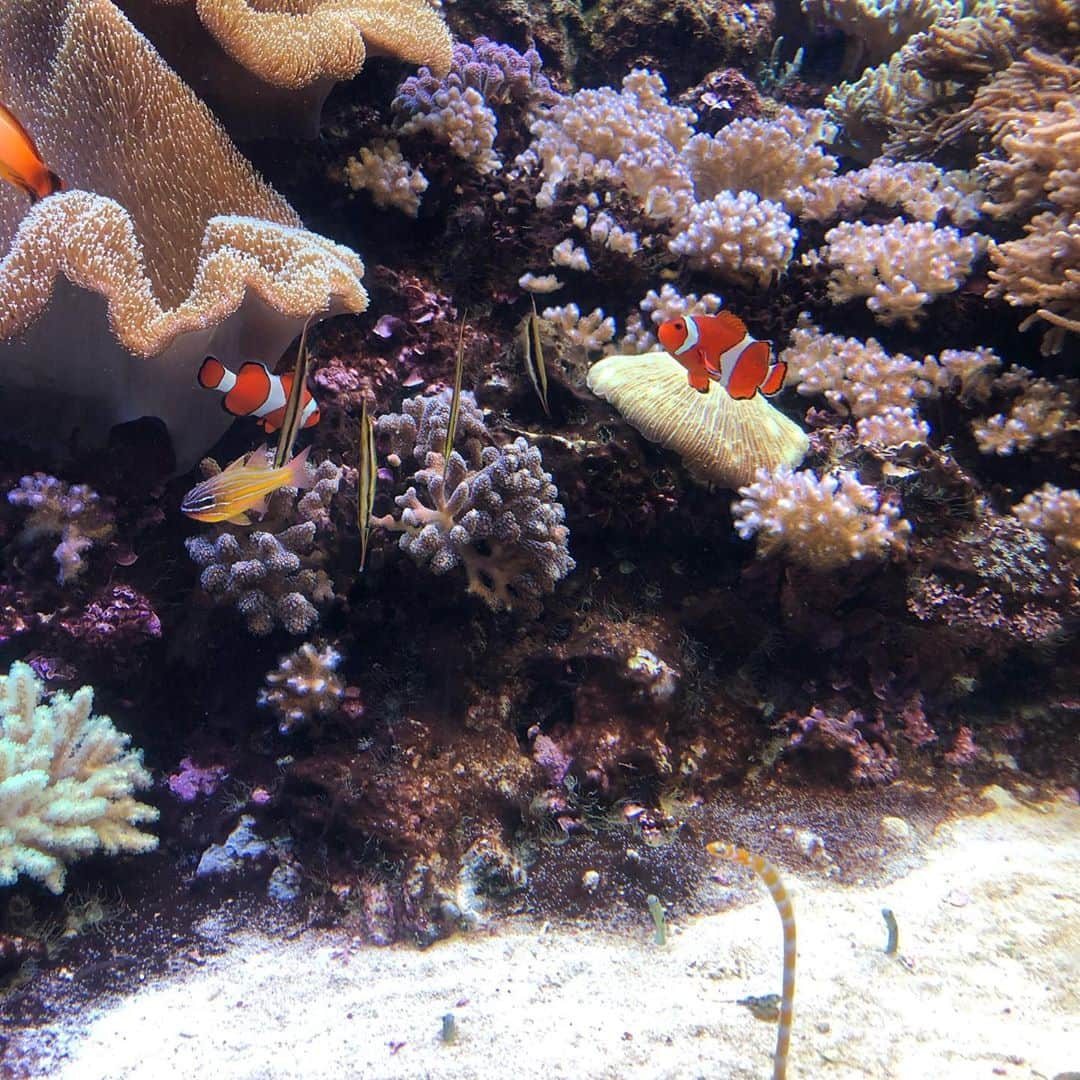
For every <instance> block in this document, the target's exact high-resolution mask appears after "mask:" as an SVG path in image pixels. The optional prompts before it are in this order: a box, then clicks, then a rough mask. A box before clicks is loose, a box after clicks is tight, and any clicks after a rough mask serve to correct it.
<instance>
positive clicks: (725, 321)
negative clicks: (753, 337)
mask: <svg viewBox="0 0 1080 1080" xmlns="http://www.w3.org/2000/svg"><path fill="white" fill-rule="evenodd" d="M712 318H713V319H714V320H715V322H714V323H713V326H715V327H716V328H717V329H718V330H722V331H723V332H724V333H725V334H730V335H731V340H732V343H733V344H734V343H735V342H736V341H742V339H743V338H744V337H745V336H746V332H747V331H746V323H744V322H743V321H742V319H740V318H739V316H738V315H736V314H734V312H731V311H721V312H718V313H717V314H716V315H713V316H712Z"/></svg>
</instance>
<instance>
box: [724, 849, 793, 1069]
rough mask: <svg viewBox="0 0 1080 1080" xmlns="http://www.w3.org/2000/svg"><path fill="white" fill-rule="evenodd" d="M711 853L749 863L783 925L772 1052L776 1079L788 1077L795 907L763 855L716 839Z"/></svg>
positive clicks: (745, 864)
mask: <svg viewBox="0 0 1080 1080" xmlns="http://www.w3.org/2000/svg"><path fill="white" fill-rule="evenodd" d="M705 847H706V848H707V849H708V851H709V853H710V854H711V855H716V856H717V857H718V858H721V859H728V860H730V861H731V862H737V863H741V864H742V865H743V866H749V867H750V868H751V869H752V870H753V871H754V872H755V873H756V874H757V875H758V877H760V878H761V880H762V881H764V882H765V885H766V887H767V888H768V890H769V893H770V894H771V895H772V898H773V902H774V903H775V904H776V910H777V911H779V912H780V921H781V923H783V926H784V986H783V994H782V996H781V999H780V1026H779V1028H777V1031H776V1051H775V1053H774V1054H773V1074H772V1075H773V1080H786V1077H787V1061H788V1051H789V1049H790V1048H791V1023H792V1020H793V1019H794V1016H795V907H794V905H793V904H792V902H791V897H790V896H788V891H787V889H786V888H785V887H784V882H783V881H782V880H781V878H780V872H779V871H778V870H777V869H776V867H775V866H773V864H772V863H771V862H769V860H768V859H766V858H765V857H764V856H763V855H755V854H754V853H753V852H750V851H747V850H746V849H745V848H741V847H736V846H735V845H734V844H724V843H721V842H720V841H719V840H713V841H712V842H711V843H708V844H706V845H705Z"/></svg>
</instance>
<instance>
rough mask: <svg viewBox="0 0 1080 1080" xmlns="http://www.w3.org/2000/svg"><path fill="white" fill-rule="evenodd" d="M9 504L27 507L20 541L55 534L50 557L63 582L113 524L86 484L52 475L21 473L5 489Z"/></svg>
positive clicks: (74, 573) (110, 531) (106, 536)
mask: <svg viewBox="0 0 1080 1080" xmlns="http://www.w3.org/2000/svg"><path fill="white" fill-rule="evenodd" d="M8 502H9V503H11V505H12V506H22V507H26V508H27V509H29V510H30V511H31V513H30V516H29V517H28V518H27V519H26V524H25V525H24V526H23V528H22V532H21V533H20V534H19V540H20V542H22V543H33V542H34V541H35V540H37V539H38V537H41V536H59V537H60V543H59V544H57V545H56V550H55V551H54V552H53V558H55V559H56V562H57V565H58V566H59V567H60V572H59V573H58V574H57V581H59V582H60V584H61V585H66V584H67V583H68V582H69V581H71V580H72V579H73V578H76V577H78V576H79V575H80V574H81V573H82V572H83V571H84V570H85V569H86V563H85V562H84V561H83V555H84V554H85V553H86V552H87V551H88V550H89V549H90V548H92V547H93V546H94V544H99V543H102V542H104V541H105V540H108V539H109V537H110V536H112V534H113V531H114V529H115V526H114V525H113V520H112V514H111V513H109V511H108V510H106V508H105V507H104V506H103V505H102V502H101V497H100V496H99V495H98V493H97V492H96V491H94V490H92V489H91V488H89V487H88V486H87V485H86V484H66V483H65V482H64V481H63V480H58V479H57V478H56V477H55V476H48V475H47V474H45V473H34V475H33V476H24V477H23V478H22V479H21V480H20V481H19V486H18V487H17V488H13V489H12V490H11V491H9V492H8Z"/></svg>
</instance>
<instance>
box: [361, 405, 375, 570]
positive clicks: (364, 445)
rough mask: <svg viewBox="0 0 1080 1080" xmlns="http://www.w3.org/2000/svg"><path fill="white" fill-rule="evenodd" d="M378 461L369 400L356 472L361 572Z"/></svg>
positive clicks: (372, 504) (363, 419) (372, 508)
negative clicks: (369, 412) (369, 411)
mask: <svg viewBox="0 0 1080 1080" xmlns="http://www.w3.org/2000/svg"><path fill="white" fill-rule="evenodd" d="M377 479H378V460H377V459H376V457H375V420H374V418H373V417H372V416H370V415H369V414H368V407H367V399H366V398H365V399H364V407H363V409H362V410H361V412H360V453H359V463H358V466H357V471H356V524H357V526H358V528H359V529H360V572H361V573H363V572H364V563H365V562H366V561H367V549H368V539H369V538H370V536H371V513H372V511H373V510H374V508H375V482H376V480H377Z"/></svg>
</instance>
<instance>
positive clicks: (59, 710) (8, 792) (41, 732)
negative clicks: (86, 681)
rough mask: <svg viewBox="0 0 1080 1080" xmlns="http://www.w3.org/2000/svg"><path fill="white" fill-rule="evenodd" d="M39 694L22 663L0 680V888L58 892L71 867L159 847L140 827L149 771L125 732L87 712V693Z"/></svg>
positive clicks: (152, 815)
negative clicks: (30, 884)
mask: <svg viewBox="0 0 1080 1080" xmlns="http://www.w3.org/2000/svg"><path fill="white" fill-rule="evenodd" d="M43 692H44V688H43V686H42V683H41V681H40V680H39V679H38V678H37V676H36V675H35V674H34V672H33V670H32V669H31V668H30V667H29V666H28V665H26V664H22V663H15V664H13V665H12V666H11V670H10V671H9V672H8V674H7V675H6V676H3V677H0V885H11V884H12V883H13V882H14V881H15V880H16V878H18V877H19V876H20V875H26V876H27V877H31V878H34V879H36V880H37V881H40V882H41V883H42V884H43V885H44V886H45V887H46V888H47V889H49V890H50V891H51V892H54V893H59V892H63V890H64V878H65V875H66V867H67V864H68V863H71V862H74V861H75V860H77V859H80V858H83V857H85V856H87V855H91V854H93V853H94V852H96V851H104V852H105V853H106V854H108V855H116V854H119V853H121V852H128V853H133V854H137V853H140V852H144V851H151V850H153V849H154V848H155V847H157V837H155V836H152V835H150V834H149V833H145V832H142V831H141V830H140V829H139V825H141V824H143V823H145V822H150V821H156V820H157V816H158V812H157V810H155V809H154V808H153V807H152V806H147V805H146V804H145V803H141V802H138V801H137V800H136V799H135V798H134V796H133V794H132V792H134V791H135V790H137V789H138V788H146V787H149V786H150V774H149V773H148V772H147V770H146V769H145V768H144V767H143V764H142V755H141V753H140V752H139V751H136V750H128V749H127V745H128V736H126V735H124V734H122V733H121V732H119V731H117V730H116V728H115V727H114V726H113V722H112V721H111V720H110V719H109V718H108V717H107V716H95V715H93V712H92V710H93V704H94V692H93V690H91V689H90V687H88V686H84V687H83V688H82V689H81V690H78V691H76V692H75V693H74V694H73V695H72V696H70V697H69V696H68V695H67V694H65V693H62V692H59V693H56V694H53V695H52V697H51V699H45V700H43Z"/></svg>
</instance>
